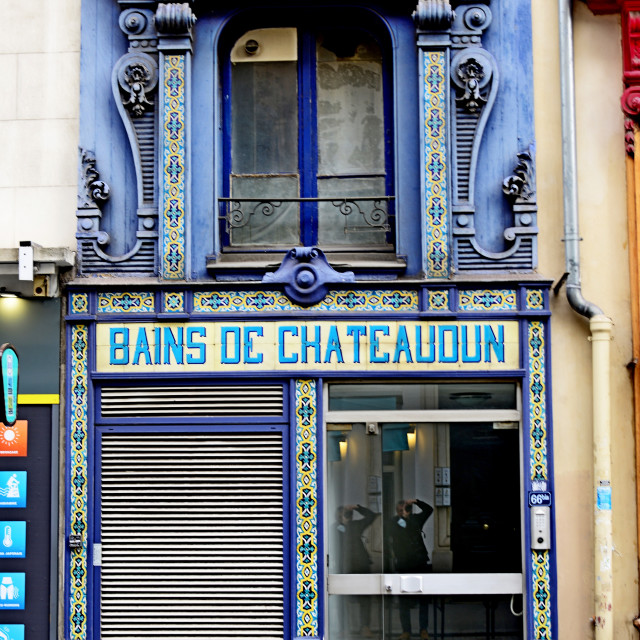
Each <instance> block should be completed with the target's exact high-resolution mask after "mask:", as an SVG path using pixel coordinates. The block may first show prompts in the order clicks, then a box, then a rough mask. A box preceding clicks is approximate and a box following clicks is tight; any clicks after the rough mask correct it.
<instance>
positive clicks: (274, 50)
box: [231, 29, 298, 174]
mask: <svg viewBox="0 0 640 640" xmlns="http://www.w3.org/2000/svg"><path fill="white" fill-rule="evenodd" d="M296 42H297V40H296V37H295V30H293V29H262V30H257V31H251V32H249V33H248V34H245V36H243V37H242V38H240V39H239V40H238V42H237V43H236V45H235V47H234V50H233V52H232V65H231V113H232V132H231V138H232V143H231V144H232V170H233V172H234V173H249V174H255V173H295V172H297V170H298V97H297V96H298V89H297V86H298V80H297V60H296V57H297V55H296V53H297V52H296V47H297V45H296Z"/></svg>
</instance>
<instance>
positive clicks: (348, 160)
mask: <svg viewBox="0 0 640 640" xmlns="http://www.w3.org/2000/svg"><path fill="white" fill-rule="evenodd" d="M382 86H383V83H382V55H381V52H380V47H379V46H378V44H377V43H376V42H375V40H373V38H371V36H369V35H368V34H366V33H364V32H362V31H355V30H347V29H336V30H333V31H326V32H324V33H323V34H321V35H320V36H319V38H318V45H317V100H318V173H319V174H321V175H323V174H324V175H335V174H354V173H355V174H362V173H384V170H385V161H384V158H385V149H384V112H383V107H384V100H383V90H382Z"/></svg>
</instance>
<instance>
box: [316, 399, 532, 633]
mask: <svg viewBox="0 0 640 640" xmlns="http://www.w3.org/2000/svg"><path fill="white" fill-rule="evenodd" d="M355 413H356V412H354V414H355ZM384 413H387V412H386V411H385V412H384ZM398 416H399V417H401V412H398ZM327 465H328V470H327V479H328V480H327V503H328V504H327V509H328V511H327V514H328V515H327V519H328V523H329V524H328V555H329V558H328V562H329V574H330V575H329V611H328V629H329V637H330V638H331V640H335V639H336V638H371V637H375V638H380V639H381V640H383V639H384V640H387V639H390V638H393V639H394V640H395V639H397V638H400V639H401V640H408V639H409V638H421V639H425V638H509V639H513V640H517V639H521V638H523V620H522V598H521V593H522V573H521V572H522V558H521V531H520V529H521V515H520V502H521V499H520V456H519V432H518V428H517V422H451V421H450V422H442V423H438V422H432V423H427V422H400V421H398V422H391V421H390V422H352V423H344V422H340V423H330V424H328V425H327Z"/></svg>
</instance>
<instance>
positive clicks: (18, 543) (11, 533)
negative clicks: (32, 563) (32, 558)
mask: <svg viewBox="0 0 640 640" xmlns="http://www.w3.org/2000/svg"><path fill="white" fill-rule="evenodd" d="M26 555H27V523H26V522H25V521H24V520H22V521H18V520H0V558H24V557H26ZM0 640H2V636H1V635H0Z"/></svg>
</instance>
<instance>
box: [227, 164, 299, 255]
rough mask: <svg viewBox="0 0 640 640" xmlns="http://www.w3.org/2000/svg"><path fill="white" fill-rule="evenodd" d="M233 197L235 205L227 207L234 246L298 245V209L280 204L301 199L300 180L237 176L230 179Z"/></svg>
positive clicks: (289, 204)
mask: <svg viewBox="0 0 640 640" xmlns="http://www.w3.org/2000/svg"><path fill="white" fill-rule="evenodd" d="M231 197H232V198H234V201H233V202H231V203H227V212H226V217H227V220H228V226H229V235H230V237H231V245H232V246H236V247H237V246H240V245H245V246H253V245H279V246H282V245H285V246H293V245H296V244H298V241H299V237H300V208H299V205H298V203H297V202H280V201H279V200H278V199H279V198H297V197H298V178H297V177H275V176H260V177H238V176H234V177H232V179H231ZM242 198H249V199H253V200H257V202H248V201H247V200H242Z"/></svg>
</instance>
